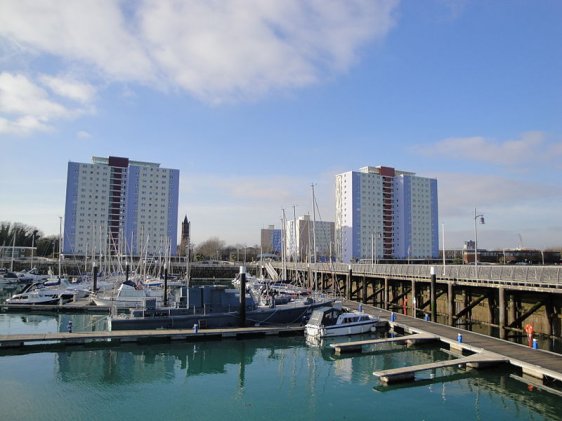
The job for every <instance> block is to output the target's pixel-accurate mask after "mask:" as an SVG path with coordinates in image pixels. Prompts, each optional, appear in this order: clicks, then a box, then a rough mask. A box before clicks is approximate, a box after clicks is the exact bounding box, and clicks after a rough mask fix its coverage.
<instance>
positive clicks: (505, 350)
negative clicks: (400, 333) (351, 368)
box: [344, 301, 562, 381]
mask: <svg viewBox="0 0 562 421" xmlns="http://www.w3.org/2000/svg"><path fill="white" fill-rule="evenodd" d="M344 305H345V306H348V307H351V308H357V306H358V303H357V302H354V301H345V302H344ZM363 311H365V312H367V313H369V314H372V315H375V316H381V317H385V318H390V314H391V312H390V311H387V310H382V309H380V308H378V307H373V306H370V305H366V304H363ZM395 315H396V321H395V322H394V323H392V322H391V323H390V324H391V326H392V325H393V326H395V327H397V328H399V329H403V330H404V331H405V332H406V333H429V334H433V335H437V336H439V337H440V339H441V341H442V342H445V343H447V344H449V345H450V347H451V348H455V349H457V350H459V351H463V350H465V351H468V352H473V353H481V352H483V351H487V352H491V353H493V354H498V355H501V356H504V357H507V358H508V359H509V363H510V364H511V365H513V366H515V367H519V368H521V370H522V372H523V374H527V375H530V376H533V377H536V378H538V379H544V378H545V377H548V378H551V379H554V380H557V381H562V355H561V354H556V353H554V352H550V351H545V350H541V349H532V348H530V347H528V346H525V345H521V344H516V343H514V342H509V341H506V340H503V339H499V338H494V337H492V336H487V335H483V334H480V333H475V332H470V331H468V330H463V329H459V328H455V327H451V326H446V325H442V324H438V323H433V322H429V321H425V320H423V319H417V318H413V317H410V316H405V315H403V314H398V313H395ZM459 333H460V334H462V337H463V342H462V343H458V341H457V335H458V334H459Z"/></svg>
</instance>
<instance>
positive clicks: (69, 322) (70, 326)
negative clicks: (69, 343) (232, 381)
mask: <svg viewBox="0 0 562 421" xmlns="http://www.w3.org/2000/svg"><path fill="white" fill-rule="evenodd" d="M68 333H72V320H69V321H68Z"/></svg>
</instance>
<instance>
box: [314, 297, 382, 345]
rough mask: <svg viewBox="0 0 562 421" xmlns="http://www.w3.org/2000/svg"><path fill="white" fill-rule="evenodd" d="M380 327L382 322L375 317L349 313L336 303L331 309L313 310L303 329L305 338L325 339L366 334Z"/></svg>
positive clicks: (354, 312) (355, 312)
mask: <svg viewBox="0 0 562 421" xmlns="http://www.w3.org/2000/svg"><path fill="white" fill-rule="evenodd" d="M381 325H383V322H381V321H380V319H379V318H378V317H376V316H372V315H370V314H367V313H363V312H359V311H350V310H349V309H346V308H344V307H342V306H341V303H336V305H334V306H331V307H320V308H318V309H316V310H314V311H313V312H312V315H311V316H310V319H309V320H308V322H307V324H306V325H305V328H304V329H305V333H306V335H307V336H314V337H319V338H325V337H329V336H343V335H357V334H361V333H368V332H372V331H375V330H376V329H377V327H378V326H381Z"/></svg>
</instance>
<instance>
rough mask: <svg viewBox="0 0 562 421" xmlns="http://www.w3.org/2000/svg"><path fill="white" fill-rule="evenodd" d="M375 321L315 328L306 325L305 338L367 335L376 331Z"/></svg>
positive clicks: (314, 326)
mask: <svg viewBox="0 0 562 421" xmlns="http://www.w3.org/2000/svg"><path fill="white" fill-rule="evenodd" d="M377 324H378V321H377V320H370V321H369V322H364V323H357V324H349V325H334V326H316V325H306V327H305V333H306V335H307V336H314V337H319V338H327V337H331V336H347V335H360V334H362V333H369V332H372V331H374V330H376V329H377Z"/></svg>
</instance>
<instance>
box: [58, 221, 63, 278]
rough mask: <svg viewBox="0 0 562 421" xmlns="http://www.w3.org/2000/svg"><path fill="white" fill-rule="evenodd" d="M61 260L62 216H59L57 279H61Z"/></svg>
mask: <svg viewBox="0 0 562 421" xmlns="http://www.w3.org/2000/svg"><path fill="white" fill-rule="evenodd" d="M61 258H62V216H59V278H60V277H61V265H62V262H61Z"/></svg>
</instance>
